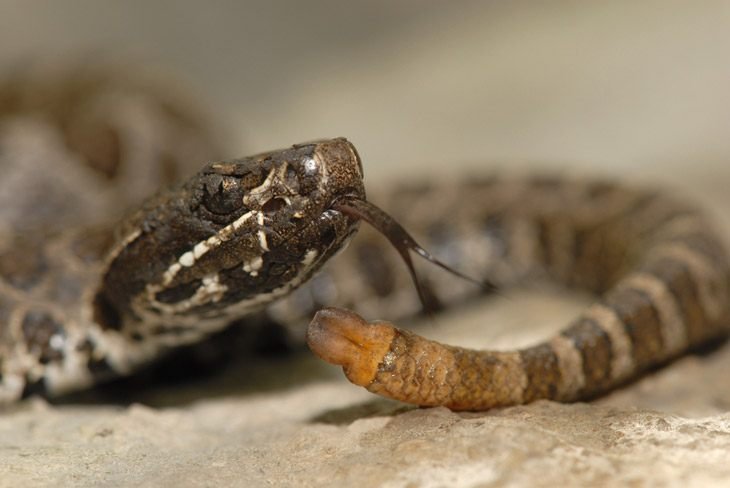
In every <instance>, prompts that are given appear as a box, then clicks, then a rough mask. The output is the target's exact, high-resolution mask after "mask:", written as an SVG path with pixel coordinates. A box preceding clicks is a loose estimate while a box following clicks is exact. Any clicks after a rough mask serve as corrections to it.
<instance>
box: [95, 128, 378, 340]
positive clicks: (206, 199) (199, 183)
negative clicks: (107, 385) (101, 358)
mask: <svg viewBox="0 0 730 488" xmlns="http://www.w3.org/2000/svg"><path fill="white" fill-rule="evenodd" d="M362 177H363V173H362V164H361V162H360V158H359V156H358V155H357V152H356V151H355V148H354V147H353V146H352V144H350V143H349V142H348V141H347V140H345V139H342V138H340V139H332V140H325V141H317V142H312V143H307V144H299V145H295V146H293V147H291V148H288V149H283V150H278V151H272V152H267V153H263V154H259V155H256V156H251V157H247V158H242V159H235V160H229V161H220V162H215V163H211V164H208V165H207V166H205V167H204V168H203V169H202V170H201V171H200V172H198V173H197V174H196V175H194V176H193V177H192V178H191V179H190V180H189V181H188V182H186V183H185V184H184V185H182V186H181V187H179V188H177V189H174V190H172V191H170V192H168V193H164V194H161V195H158V196H156V197H154V198H153V199H152V200H150V201H149V202H148V203H147V204H146V205H145V207H144V209H143V210H142V211H140V212H138V213H137V214H135V216H133V217H132V218H131V219H129V221H128V222H126V223H125V224H124V228H126V229H128V232H129V236H128V237H127V238H123V239H122V240H121V241H120V242H121V244H120V245H119V246H118V247H117V249H115V250H113V251H112V255H111V256H110V265H109V268H108V270H107V272H106V274H105V276H104V279H103V283H102V287H101V289H100V292H99V294H98V297H99V298H98V299H97V304H98V306H97V309H98V311H104V313H102V314H99V313H97V321H99V322H102V323H106V324H107V325H110V326H111V327H113V328H114V327H116V328H120V329H121V328H123V326H124V321H125V319H126V320H129V319H131V320H134V321H135V322H139V321H140V320H143V321H144V322H145V323H151V324H157V327H158V329H160V330H162V331H163V333H164V330H165V329H166V328H167V329H169V327H167V326H168V325H173V324H174V327H175V328H180V327H181V325H184V324H186V323H188V322H189V323H190V324H193V323H196V324H198V325H197V326H196V327H197V329H202V328H201V327H200V324H201V322H202V323H205V321H206V320H209V321H210V322H212V323H216V324H218V323H219V322H221V323H222V322H224V321H225V322H228V321H230V320H231V319H232V318H235V317H236V316H238V315H243V314H245V313H249V312H251V311H252V310H253V309H256V308H260V307H261V306H263V305H265V304H267V303H268V302H270V301H272V300H274V299H276V298H279V297H281V296H283V295H285V294H287V293H289V292H290V291H292V290H293V289H294V288H296V287H297V286H299V285H300V284H301V283H303V282H304V281H306V279H308V278H309V277H310V276H311V275H312V273H314V272H315V271H316V270H317V269H318V268H319V267H320V266H321V265H322V264H323V263H324V261H326V260H327V259H328V258H329V257H330V256H332V255H333V254H335V253H336V252H337V251H338V250H340V249H341V248H343V246H344V245H345V243H346V242H347V241H348V239H349V238H350V237H351V236H352V235H353V234H354V232H355V231H356V229H357V225H358V219H357V218H355V217H353V216H350V215H348V214H346V213H344V212H342V211H341V210H339V209H338V207H337V204H336V202H338V201H341V200H342V199H348V198H357V199H364V198H365V190H364V186H363V181H362ZM137 329H138V327H137Z"/></svg>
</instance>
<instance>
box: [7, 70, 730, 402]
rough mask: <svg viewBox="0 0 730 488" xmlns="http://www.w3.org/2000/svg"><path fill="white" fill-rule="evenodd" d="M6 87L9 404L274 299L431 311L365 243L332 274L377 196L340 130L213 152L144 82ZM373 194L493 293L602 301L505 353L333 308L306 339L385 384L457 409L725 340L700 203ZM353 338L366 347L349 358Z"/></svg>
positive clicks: (457, 289)
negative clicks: (267, 146) (250, 152)
mask: <svg viewBox="0 0 730 488" xmlns="http://www.w3.org/2000/svg"><path fill="white" fill-rule="evenodd" d="M0 95H1V97H0V101H1V103H0V114H1V116H2V119H1V120H2V125H0V168H1V169H3V171H4V174H6V175H10V176H9V177H8V178H5V180H4V182H2V183H0V185H2V186H0V204H2V205H0V211H1V212H2V213H0V403H1V402H10V401H14V400H17V399H19V398H22V397H24V396H28V395H31V394H43V395H48V396H53V395H57V394H61V393H65V392H68V391H72V390H75V389H80V388H86V387H89V386H93V385H94V384H96V383H98V382H101V381H105V380H106V379H108V378H109V377H113V376H118V375H125V374H130V373H132V372H133V371H135V370H136V369H137V368H139V367H140V366H141V365H144V364H146V363H148V362H149V361H152V360H155V359H156V358H159V357H161V356H163V355H164V354H165V353H166V352H167V351H169V350H171V349H173V348H175V347H178V346H180V345H184V344H189V343H193V342H196V341H200V340H203V339H205V337H206V336H208V335H209V334H211V333H213V332H216V331H218V330H220V329H222V328H224V327H226V325H228V324H229V323H230V322H232V321H234V320H239V319H242V318H243V319H244V320H245V319H246V317H248V316H250V315H251V314H253V313H256V312H257V311H259V310H261V309H262V308H264V307H268V308H267V313H268V315H269V316H270V317H271V318H273V319H274V320H276V321H278V322H282V323H290V324H298V325H300V326H301V324H302V323H304V322H303V321H305V320H306V318H307V317H309V316H311V315H310V314H311V313H312V312H313V311H315V310H317V309H319V308H321V307H323V306H332V305H336V306H339V307H345V308H348V309H350V310H354V311H355V312H357V313H359V314H363V315H365V316H370V317H378V316H383V317H388V318H390V319H393V320H400V319H403V318H407V317H409V316H413V315H415V314H417V313H419V310H420V304H419V302H418V298H417V295H416V294H415V292H414V290H413V288H412V287H411V286H410V283H409V276H408V274H407V273H406V272H405V269H404V268H403V266H402V264H401V263H399V262H398V259H397V257H396V255H395V254H394V253H392V252H390V251H388V250H387V249H385V248H386V247H387V245H386V243H385V242H384V240H383V239H382V238H380V237H379V236H375V235H373V233H372V232H370V233H368V232H365V233H362V232H361V235H359V236H358V239H354V240H353V242H352V244H351V245H350V249H348V252H347V253H344V254H343V255H342V256H341V257H340V258H338V259H336V260H334V261H333V262H332V263H328V264H326V265H324V264H325V262H326V261H328V260H329V258H330V257H331V256H333V255H334V254H336V253H338V252H339V251H340V250H341V249H342V248H343V247H344V245H345V244H347V243H348V241H349V240H350V238H351V237H352V235H353V233H354V232H355V230H356V229H357V225H358V222H356V221H355V220H353V219H352V218H350V217H348V216H346V215H343V214H341V213H340V212H338V211H337V210H336V209H334V208H333V203H334V202H335V201H337V200H338V199H340V198H343V197H357V198H365V193H364V189H363V183H362V177H363V174H362V165H361V163H360V160H359V157H358V155H357V153H356V151H355V149H354V147H353V146H352V145H351V144H350V143H349V142H347V141H345V140H344V139H334V140H330V141H320V142H315V143H308V144H302V145H297V146H293V147H292V148H289V149H285V150H280V151H273V152H269V153H264V154H260V155H256V156H252V157H249V158H242V159H236V160H219V159H215V158H216V151H215V149H214V147H215V144H214V142H213V141H212V137H211V136H210V134H209V133H208V132H207V131H206V130H205V128H204V127H205V125H204V124H202V123H200V122H198V120H199V118H198V117H197V116H196V114H195V113H194V111H192V110H189V109H188V108H186V107H187V105H186V104H185V102H182V103H181V102H180V101H179V100H175V99H174V97H173V98H172V99H171V97H170V96H169V94H168V93H166V92H164V91H161V90H155V89H154V88H150V87H149V86H148V85H138V84H133V83H120V82H119V81H118V80H116V79H114V78H113V77H108V76H100V75H98V74H95V73H89V74H83V76H80V75H79V73H75V74H74V75H73V76H72V77H68V76H67V77H65V78H62V79H60V80H59V79H54V80H52V82H49V81H45V82H43V83H40V82H38V83H28V82H27V80H25V81H23V82H18V81H17V80H15V81H14V82H13V83H7V84H6V85H5V86H3V87H2V89H1V90H0ZM206 160H207V161H214V162H212V163H208V164H206V165H205V166H203V168H202V169H199V170H198V171H197V172H194V173H192V176H189V177H188V179H187V180H185V181H184V182H183V183H180V184H177V185H173V186H168V185H169V184H170V182H171V181H175V180H178V179H179V178H180V176H182V175H187V174H190V173H191V172H192V171H194V170H193V169H191V168H193V167H194V165H196V164H197V165H199V164H200V162H201V161H206ZM160 188H162V189H160ZM19 190H20V191H19ZM153 192H156V193H154V195H153V196H151V197H148V198H147V199H146V200H144V201H141V200H142V198H143V197H147V196H148V195H150V194H152V193H153ZM370 200H372V201H375V202H377V203H378V204H380V205H381V206H383V207H384V208H386V209H388V210H389V211H392V212H393V213H394V214H395V216H396V218H397V219H398V220H399V221H400V222H401V223H402V224H403V225H404V226H406V227H407V228H409V229H410V230H412V231H414V234H416V235H417V236H419V240H421V241H422V243H423V244H425V246H426V247H428V248H429V249H430V250H431V251H432V252H433V253H434V254H436V255H439V256H441V257H442V258H443V259H444V260H447V261H448V262H449V263H450V264H452V265H453V266H454V267H457V268H462V269H469V270H471V273H472V274H476V275H478V276H481V277H485V278H488V279H489V280H490V281H491V282H493V283H496V284H498V285H499V286H500V287H503V288H507V287H510V286H513V285H515V284H518V283H523V282H525V281H531V280H541V279H549V280H552V281H556V282H558V283H561V284H563V285H565V286H567V287H571V288H580V289H584V290H588V291H590V292H592V293H594V294H595V295H596V296H597V297H599V298H598V300H599V301H598V302H597V303H596V304H595V305H593V306H591V307H590V308H589V309H588V310H587V311H586V313H585V314H584V315H582V316H581V317H580V318H579V319H578V320H577V321H576V322H575V323H573V324H571V325H570V326H569V327H568V328H567V329H566V330H565V331H564V332H562V333H561V334H559V335H558V336H556V337H554V338H552V339H551V340H549V341H548V342H546V343H544V344H540V345H537V346H535V347H534V348H529V349H527V350H524V351H514V352H509V353H490V352H477V351H468V350H463V349H459V348H453V347H449V346H442V345H440V344H436V343H431V342H429V341H426V340H425V339H420V338H418V337H417V336H415V335H413V334H411V333H409V332H407V331H396V329H387V330H385V332H383V333H382V334H381V335H380V336H379V339H378V341H370V342H368V341H364V340H362V338H363V336H362V335H358V334H362V330H370V331H372V330H375V329H376V328H377V327H375V328H374V327H373V326H366V325H364V322H362V323H361V321H360V319H357V320H356V319H355V318H353V317H352V316H351V315H350V314H349V312H348V313H346V312H339V311H331V310H330V311H329V312H324V313H323V314H320V315H318V317H319V318H318V319H316V320H315V321H314V322H313V325H312V326H310V331H309V338H310V346H312V348H313V349H314V350H315V352H316V353H317V354H319V355H320V356H322V357H324V358H325V359H328V360H333V361H334V362H337V363H338V364H345V366H346V367H345V369H346V373H347V374H348V376H349V377H350V378H351V379H353V378H354V382H355V383H356V384H360V385H362V386H365V387H367V388H369V389H370V390H371V391H374V392H376V393H380V394H384V395H386V396H391V397H394V398H398V399H401V400H404V401H409V402H412V403H418V404H422V405H436V404H444V405H448V406H450V407H452V408H457V409H483V408H489V407H492V406H500V405H507V404H514V403H524V402H529V401H532V400H535V399H537V398H551V399H556V400H576V399H580V398H585V397H589V396H592V395H595V394H598V393H601V392H603V391H606V390H607V389H609V388H612V387H614V386H616V385H618V384H620V383H622V382H625V381H626V380H627V379H630V378H632V377H633V376H635V375H636V374H639V373H641V372H642V371H645V370H646V369H647V368H650V367H653V366H655V365H657V364H662V363H664V362H666V361H667V360H669V359H671V358H673V357H676V356H677V355H679V354H682V353H683V352H685V351H687V350H688V349H690V348H691V347H693V346H696V345H698V344H701V343H703V342H706V341H708V340H711V339H713V338H716V337H719V336H722V335H724V334H726V333H727V327H728V323H729V322H730V321H728V315H729V313H728V288H729V282H730V278H729V276H730V271H729V270H728V259H727V256H726V254H725V250H724V247H723V245H722V243H721V242H720V239H719V238H718V237H717V236H716V235H715V234H714V231H713V230H712V227H711V225H710V223H708V222H707V220H706V219H705V218H704V216H703V214H702V213H701V212H700V211H698V210H696V209H695V208H693V207H692V206H690V205H687V204H685V203H684V202H682V201H677V200H675V199H674V198H671V197H670V196H668V195H666V194H663V193H656V192H652V191H646V190H636V189H631V188H626V187H624V186H622V185H617V184H614V183H607V182H603V181H595V182H586V181H570V180H566V179H550V178H520V179H500V178H489V179H484V180H481V181H478V180H471V181H469V182H468V183H440V184H415V185H414V184H411V185H401V186H394V188H393V189H392V190H386V191H381V192H379V193H377V192H376V193H373V194H371V195H370ZM130 209H131V210H130ZM323 265H324V270H323V271H322V272H320V273H319V274H315V273H316V272H317V271H318V270H319V269H320V267H322V266H323ZM425 278H426V281H427V282H428V283H429V287H430V288H431V289H432V291H433V295H434V297H436V298H437V300H438V302H439V305H442V306H449V305H452V304H456V303H459V302H461V301H464V300H465V299H468V298H470V297H472V296H474V295H475V294H477V293H478V290H475V289H474V287H473V286H472V285H470V284H468V283H464V282H461V281H458V280H454V279H450V278H449V277H444V276H442V275H437V274H435V273H434V272H433V271H432V270H428V269H427V270H425ZM307 281H308V283H306V284H305V282H307ZM300 285H303V286H301V287H300ZM297 288H298V289H297ZM295 290H296V291H295ZM353 324H355V325H356V327H351V325H353ZM361 326H362V327H361ZM363 327H364V329H363ZM378 327H380V325H378ZM352 334H354V335H352ZM343 338H344V339H345V341H344V343H345V347H344V348H343V347H341V346H342V343H343V341H342V339H343ZM353 338H355V339H356V340H355V341H354V342H355V343H359V344H361V345H362V344H364V345H368V344H369V346H368V347H366V352H365V353H363V352H362V351H357V350H355V351H349V352H348V350H349V349H351V347H350V345H351V344H353V340H351V339H353ZM358 341H360V342H358ZM338 344H339V345H340V346H338ZM343 350H344V351H346V352H347V357H346V358H343V357H342V354H341V353H342V351H343ZM363 357H364V358H366V360H365V361H364V363H363V362H362V361H361V359H358V358H363Z"/></svg>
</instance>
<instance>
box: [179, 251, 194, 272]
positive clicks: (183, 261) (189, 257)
mask: <svg viewBox="0 0 730 488" xmlns="http://www.w3.org/2000/svg"><path fill="white" fill-rule="evenodd" d="M177 262H178V263H180V265H182V266H185V267H186V268H189V267H190V266H192V265H193V264H195V256H194V255H193V253H192V251H188V252H186V253H184V254H183V255H182V256H180V259H178V260H177Z"/></svg>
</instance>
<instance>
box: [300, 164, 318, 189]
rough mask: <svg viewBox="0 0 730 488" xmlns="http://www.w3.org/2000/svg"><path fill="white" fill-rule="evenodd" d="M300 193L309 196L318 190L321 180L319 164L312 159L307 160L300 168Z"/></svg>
mask: <svg viewBox="0 0 730 488" xmlns="http://www.w3.org/2000/svg"><path fill="white" fill-rule="evenodd" d="M298 176H299V191H300V192H301V194H303V195H308V194H310V193H312V192H313V191H314V190H316V189H317V182H318V180H319V163H318V162H317V161H316V160H314V159H312V158H308V159H306V160H305V161H304V162H303V163H302V165H301V167H300V168H299V175H298Z"/></svg>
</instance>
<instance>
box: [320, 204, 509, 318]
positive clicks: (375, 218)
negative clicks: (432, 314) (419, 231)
mask: <svg viewBox="0 0 730 488" xmlns="http://www.w3.org/2000/svg"><path fill="white" fill-rule="evenodd" d="M333 208H334V209H335V210H338V211H340V212H342V213H343V214H345V215H348V216H349V217H352V218H355V219H358V220H362V221H365V222H367V223H368V224H370V225H371V226H372V227H373V228H374V229H375V230H377V231H378V232H380V233H381V234H383V236H385V237H386V238H387V239H388V240H389V241H390V243H391V244H392V245H393V247H395V249H396V250H397V251H398V254H400V256H401V258H402V259H403V261H404V262H405V264H406V266H407V267H408V272H409V273H410V275H411V279H412V280H413V284H414V285H415V287H416V290H417V291H418V297H419V299H420V300H421V304H422V305H423V307H424V309H425V310H426V311H431V310H433V309H434V308H437V307H435V306H434V304H435V303H437V300H436V297H434V295H433V293H432V292H431V291H430V289H428V288H427V287H424V286H423V284H422V283H421V281H420V280H419V279H418V274H417V273H416V269H415V267H414V266H413V261H412V260H411V255H410V253H409V251H413V252H415V253H416V254H418V255H419V256H421V257H422V258H423V259H425V260H426V261H429V262H430V263H432V264H435V265H436V266H438V267H440V268H442V269H444V270H446V271H448V272H449V273H451V274H453V275H454V276H457V277H459V278H461V279H463V280H466V281H469V282H470V283H474V284H475V285H477V286H479V287H481V288H483V289H484V290H485V291H495V290H496V288H497V287H496V286H495V285H494V284H493V283H490V282H489V281H485V280H477V279H474V278H472V277H470V276H467V275H465V274H464V273H461V272H459V271H457V270H455V269H454V268H452V267H450V266H449V265H447V264H445V263H444V262H442V261H440V260H439V259H437V258H436V257H434V256H433V255H432V254H431V253H429V252H428V251H427V250H426V249H424V248H423V247H421V245H420V244H418V243H417V242H416V240H415V239H414V238H413V237H412V236H411V235H410V234H409V233H408V231H407V230H405V229H404V228H403V226H402V225H400V224H399V223H398V222H397V221H396V220H395V219H394V218H393V217H391V216H390V215H388V214H387V213H385V211H383V210H381V209H380V208H378V207H376V206H375V205H373V204H372V203H370V202H368V201H367V200H362V199H360V198H356V197H348V198H346V199H343V200H340V201H337V202H335V204H334V205H333Z"/></svg>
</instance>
